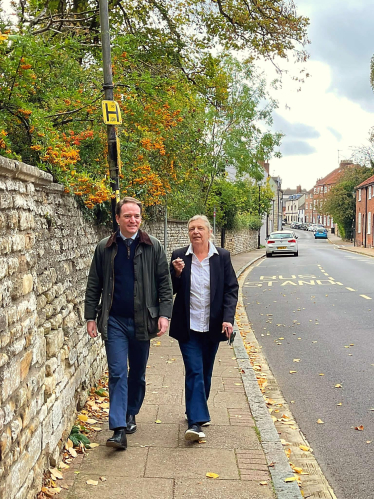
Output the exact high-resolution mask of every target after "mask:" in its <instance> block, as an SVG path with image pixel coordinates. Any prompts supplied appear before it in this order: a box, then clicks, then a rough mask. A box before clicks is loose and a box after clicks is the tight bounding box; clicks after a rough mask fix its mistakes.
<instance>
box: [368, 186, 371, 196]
mask: <svg viewBox="0 0 374 499" xmlns="http://www.w3.org/2000/svg"><path fill="white" fill-rule="evenodd" d="M368 198H369V199H371V185H369V194H368Z"/></svg>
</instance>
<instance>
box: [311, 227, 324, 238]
mask: <svg viewBox="0 0 374 499" xmlns="http://www.w3.org/2000/svg"><path fill="white" fill-rule="evenodd" d="M314 239H327V229H325V228H321V227H320V228H318V229H317V230H316V231H315V233H314Z"/></svg>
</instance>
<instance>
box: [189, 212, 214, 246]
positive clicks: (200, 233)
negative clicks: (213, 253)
mask: <svg viewBox="0 0 374 499" xmlns="http://www.w3.org/2000/svg"><path fill="white" fill-rule="evenodd" d="M188 235H189V237H190V241H191V243H192V246H193V245H194V244H202V245H205V244H207V243H208V242H209V236H210V231H209V229H208V227H207V226H206V225H205V222H204V220H202V219H201V218H198V219H197V220H193V221H192V222H190V224H189V226H188Z"/></svg>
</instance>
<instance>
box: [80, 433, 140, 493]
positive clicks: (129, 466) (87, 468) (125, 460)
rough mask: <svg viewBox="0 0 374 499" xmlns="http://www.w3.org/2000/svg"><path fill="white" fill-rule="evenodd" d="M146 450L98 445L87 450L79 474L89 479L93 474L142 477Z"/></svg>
mask: <svg viewBox="0 0 374 499" xmlns="http://www.w3.org/2000/svg"><path fill="white" fill-rule="evenodd" d="M100 433H102V432H100ZM148 450H149V449H148V448H144V449H141V448H139V449H137V448H133V449H131V450H117V449H113V448H110V447H105V446H104V445H100V446H99V447H96V448H95V449H92V450H90V451H88V453H87V455H86V457H85V458H84V459H83V461H82V464H81V467H80V474H82V475H84V476H86V475H87V476H88V477H89V478H91V479H93V476H97V477H100V476H119V477H126V476H127V477H133V478H136V477H142V476H144V470H145V466H146V461H147V456H148ZM95 480H97V478H95ZM97 497H99V496H97Z"/></svg>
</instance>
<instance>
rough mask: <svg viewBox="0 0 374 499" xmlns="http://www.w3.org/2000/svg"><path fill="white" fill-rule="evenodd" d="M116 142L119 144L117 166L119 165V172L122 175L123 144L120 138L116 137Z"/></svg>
mask: <svg viewBox="0 0 374 499" xmlns="http://www.w3.org/2000/svg"><path fill="white" fill-rule="evenodd" d="M116 142H117V165H118V172H119V173H120V174H121V169H122V161H121V143H120V141H119V138H118V137H116Z"/></svg>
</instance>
